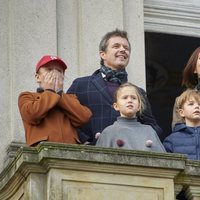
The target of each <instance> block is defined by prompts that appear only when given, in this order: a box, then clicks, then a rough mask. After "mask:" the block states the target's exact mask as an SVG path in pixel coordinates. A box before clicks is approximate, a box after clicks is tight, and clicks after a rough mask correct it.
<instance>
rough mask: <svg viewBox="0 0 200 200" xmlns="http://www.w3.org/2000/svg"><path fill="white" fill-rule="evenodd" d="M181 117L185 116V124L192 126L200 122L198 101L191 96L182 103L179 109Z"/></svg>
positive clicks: (199, 104) (199, 103)
mask: <svg viewBox="0 0 200 200" xmlns="http://www.w3.org/2000/svg"><path fill="white" fill-rule="evenodd" d="M179 114H180V115H181V117H184V118H185V122H186V125H189V126H190V125H191V126H193V125H194V124H196V123H197V124H199V123H200V102H197V101H196V100H195V99H194V98H193V97H190V99H188V100H187V101H186V102H185V103H184V104H183V108H182V109H179Z"/></svg>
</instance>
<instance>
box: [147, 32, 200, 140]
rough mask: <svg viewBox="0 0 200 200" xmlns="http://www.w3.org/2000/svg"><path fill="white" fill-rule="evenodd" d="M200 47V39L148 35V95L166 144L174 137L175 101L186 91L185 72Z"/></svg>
mask: <svg viewBox="0 0 200 200" xmlns="http://www.w3.org/2000/svg"><path fill="white" fill-rule="evenodd" d="M198 46H200V38H195V37H186V36H179V35H171V34H162V33H154V32H146V33H145V54H146V82H147V85H146V88H147V95H148V98H149V101H150V103H151V106H152V111H153V114H154V116H155V117H156V119H157V122H158V124H159V125H160V126H161V128H162V129H163V131H164V134H163V137H162V138H161V139H162V140H163V139H164V138H165V137H166V136H167V135H169V134H170V133H171V122H172V111H173V106H174V101H175V98H176V97H177V96H179V95H180V93H181V92H182V91H183V88H182V87H181V80H182V70H183V68H184V67H185V65H186V63H187V61H188V59H189V57H190V55H191V53H192V52H193V51H194V49H196V48H197V47H198Z"/></svg>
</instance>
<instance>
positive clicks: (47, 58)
mask: <svg viewBox="0 0 200 200" xmlns="http://www.w3.org/2000/svg"><path fill="white" fill-rule="evenodd" d="M52 61H57V62H59V63H60V64H61V65H62V67H63V70H64V71H65V69H67V65H66V64H65V62H64V61H63V60H62V59H61V58H59V57H58V56H51V55H45V56H43V57H42V58H41V59H40V60H39V62H38V63H37V65H36V73H37V72H38V70H39V69H40V67H42V66H43V65H45V64H47V63H49V62H52Z"/></svg>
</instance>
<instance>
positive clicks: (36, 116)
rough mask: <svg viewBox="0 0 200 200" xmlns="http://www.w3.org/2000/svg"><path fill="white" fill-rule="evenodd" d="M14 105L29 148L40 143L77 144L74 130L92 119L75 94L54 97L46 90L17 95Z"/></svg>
mask: <svg viewBox="0 0 200 200" xmlns="http://www.w3.org/2000/svg"><path fill="white" fill-rule="evenodd" d="M18 106H19V110H20V114H21V117H22V120H23V124H24V129H25V134H26V143H27V144H28V145H30V146H31V145H35V144H37V143H38V142H40V141H51V142H63V143H70V144H76V143H80V141H79V138H78V135H77V131H76V128H78V127H80V126H82V125H83V124H85V123H86V122H87V121H88V120H89V119H90V117H91V116H92V113H91V111H90V110H89V108H87V107H85V106H83V105H81V104H80V102H79V101H78V99H77V97H76V95H73V94H65V93H62V94H61V95H58V94H57V93H54V92H52V91H48V90H45V91H43V92H40V93H38V92H35V93H32V92H23V93H21V94H20V96H19V99H18Z"/></svg>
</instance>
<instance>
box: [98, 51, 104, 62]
mask: <svg viewBox="0 0 200 200" xmlns="http://www.w3.org/2000/svg"><path fill="white" fill-rule="evenodd" d="M99 55H100V57H101V58H102V59H103V60H104V58H105V51H100V52H99Z"/></svg>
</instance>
